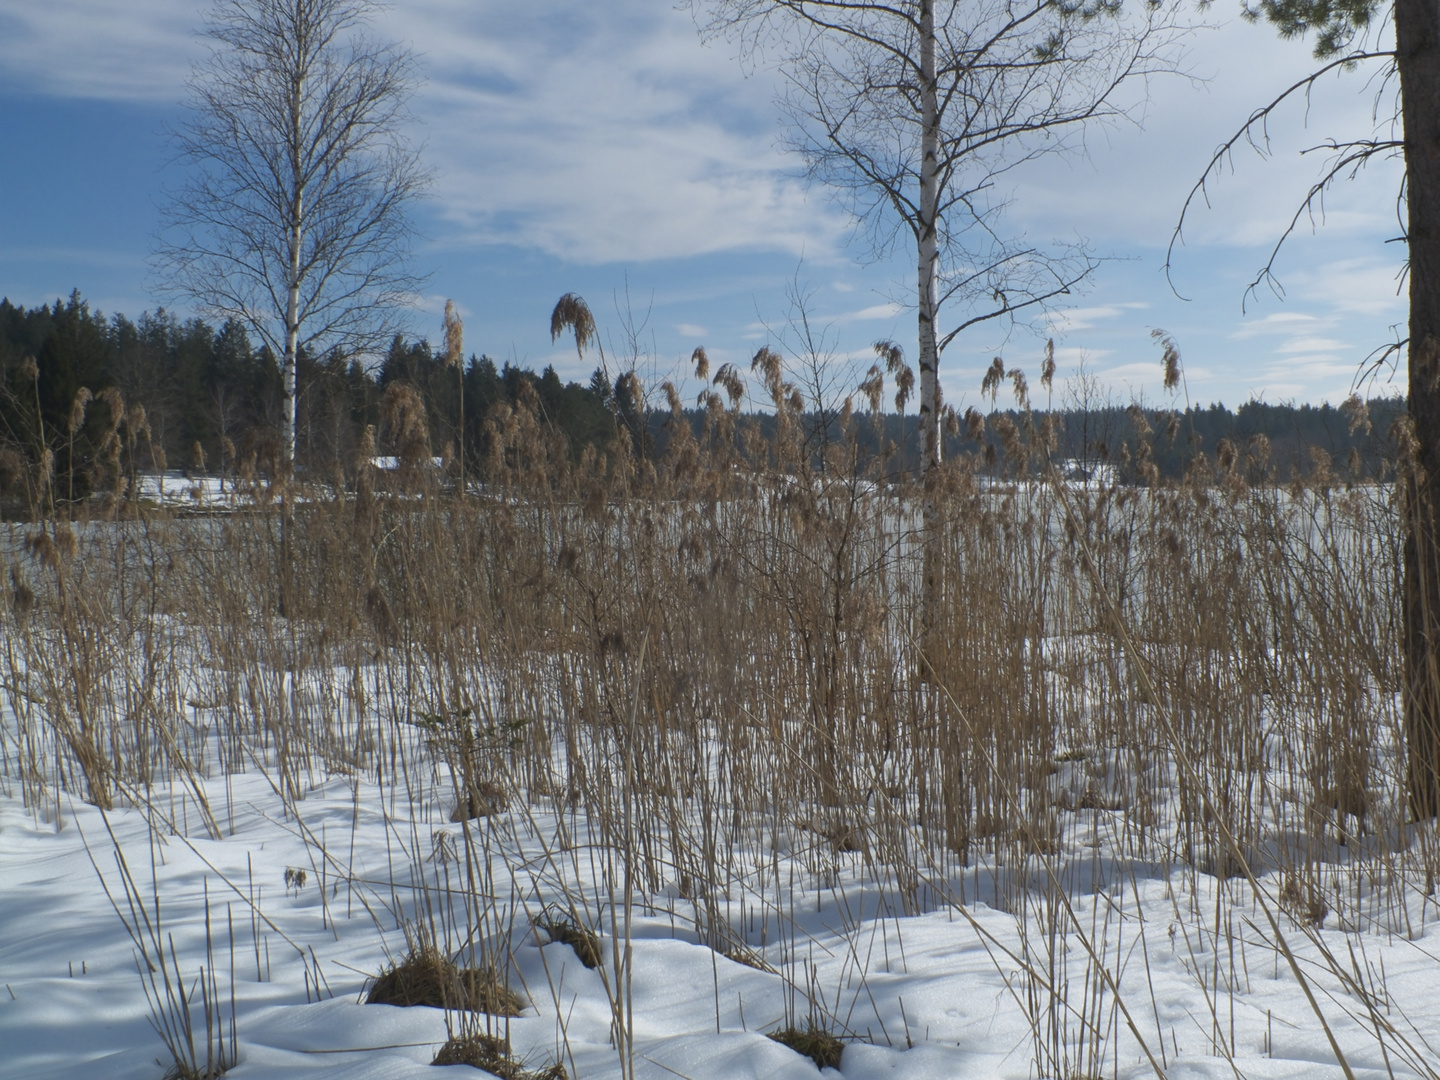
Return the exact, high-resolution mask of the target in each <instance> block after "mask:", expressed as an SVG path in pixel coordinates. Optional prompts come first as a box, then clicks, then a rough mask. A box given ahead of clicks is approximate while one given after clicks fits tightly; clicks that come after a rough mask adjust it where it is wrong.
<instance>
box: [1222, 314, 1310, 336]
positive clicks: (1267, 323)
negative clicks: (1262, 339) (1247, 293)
mask: <svg viewBox="0 0 1440 1080" xmlns="http://www.w3.org/2000/svg"><path fill="white" fill-rule="evenodd" d="M1319 322H1320V320H1319V318H1318V317H1317V316H1314V315H1310V314H1307V313H1306V312H1303V311H1276V312H1272V313H1271V314H1269V315H1266V316H1265V317H1264V318H1261V319H1246V320H1245V322H1244V323H1242V324H1241V326H1240V329H1239V330H1236V331H1235V332H1234V333H1233V334H1231V335H1230V338H1231V340H1232V341H1244V340H1246V339H1248V338H1253V337H1255V336H1257V335H1259V334H1289V333H1293V332H1294V330H1295V329H1296V328H1297V327H1304V328H1307V329H1308V328H1311V327H1315V326H1317V325H1318V324H1319Z"/></svg>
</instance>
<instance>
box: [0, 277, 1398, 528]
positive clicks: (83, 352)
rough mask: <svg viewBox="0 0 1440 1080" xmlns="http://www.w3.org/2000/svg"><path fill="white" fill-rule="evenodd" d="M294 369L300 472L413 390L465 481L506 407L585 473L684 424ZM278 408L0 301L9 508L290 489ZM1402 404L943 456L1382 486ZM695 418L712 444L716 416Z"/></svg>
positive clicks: (411, 367)
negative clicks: (130, 491)
mask: <svg viewBox="0 0 1440 1080" xmlns="http://www.w3.org/2000/svg"><path fill="white" fill-rule="evenodd" d="M297 369H298V370H297V392H296V432H297V438H296V444H295V445H296V465H297V468H298V469H299V470H300V471H301V472H302V473H304V474H308V475H311V476H317V477H324V478H334V477H340V478H342V479H343V478H349V477H353V475H354V469H355V465H356V462H357V460H358V458H359V457H360V456H361V455H362V454H364V453H368V454H398V453H401V452H402V450H405V449H406V448H405V447H402V446H401V445H400V432H399V430H398V427H397V425H396V424H394V423H393V422H391V421H392V420H393V416H392V415H391V413H392V412H393V410H390V409H387V399H393V398H394V397H395V396H396V395H397V393H399V392H400V391H401V388H406V392H407V393H408V392H409V391H413V392H414V394H413V397H414V398H418V400H419V401H420V402H421V403H422V405H423V412H424V420H425V425H424V441H425V444H426V445H425V449H426V450H427V451H428V452H429V453H431V454H433V455H434V456H435V457H438V458H441V459H442V461H453V460H454V459H455V457H456V455H458V454H460V453H462V452H463V454H464V460H465V462H466V465H467V471H468V472H469V474H470V475H472V476H474V477H476V478H477V479H480V480H482V481H483V479H484V469H485V461H486V454H487V449H488V440H489V436H488V434H487V423H488V421H489V420H490V418H491V416H492V410H493V409H494V408H495V406H497V405H505V406H508V407H511V408H514V407H517V406H522V405H523V406H524V407H528V408H532V409H534V410H535V411H536V413H537V414H538V416H539V417H540V418H541V419H542V421H543V422H545V423H546V424H548V425H550V426H551V427H552V429H554V430H556V431H558V432H559V433H560V434H561V435H562V436H563V438H564V440H565V443H566V445H567V446H568V448H569V450H570V452H571V453H572V454H573V455H574V456H575V457H576V458H577V459H578V458H579V456H580V455H581V454H582V453H583V452H584V450H585V448H587V447H595V448H596V449H597V450H601V451H604V450H608V449H610V447H611V445H612V443H613V442H614V440H615V439H616V438H617V437H619V435H620V433H621V432H622V431H623V432H624V434H625V437H626V438H627V440H628V442H629V445H630V447H631V449H632V450H633V451H635V452H638V453H639V454H641V455H651V456H658V455H661V454H663V453H664V452H665V448H666V446H667V445H668V443H669V429H668V425H671V424H673V423H675V421H676V418H675V415H674V413H673V412H672V410H671V409H657V408H651V407H648V406H647V404H646V398H645V391H644V388H643V387H641V386H640V385H639V382H638V380H636V379H635V378H634V376H633V373H627V374H625V375H621V376H620V377H619V378H616V379H614V380H613V381H612V380H611V379H609V378H607V376H606V375H605V374H604V373H603V372H602V371H601V370H600V369H599V368H597V369H596V370H595V372H594V374H593V375H592V377H591V379H590V381H589V383H588V384H585V385H582V384H580V383H577V382H565V381H563V380H562V379H561V378H560V376H559V374H558V373H557V372H556V371H555V369H554V367H553V366H551V367H546V368H545V369H544V370H543V371H541V372H539V373H538V374H537V373H536V372H535V371H533V370H531V369H529V368H525V367H522V366H518V365H515V364H511V363H508V362H507V363H503V364H500V365H497V364H496V363H495V361H494V360H492V359H491V358H490V357H488V356H485V355H478V356H477V355H474V354H472V355H471V356H470V357H469V359H468V361H467V362H466V363H465V364H464V365H463V368H462V369H461V371H460V372H457V370H456V368H455V367H454V366H452V365H451V364H449V363H448V362H447V358H446V356H445V355H444V353H443V351H442V350H440V349H437V348H436V347H433V346H432V345H431V344H430V342H428V341H426V340H407V339H405V338H404V337H402V336H400V335H398V334H397V335H396V336H395V337H394V339H393V340H392V342H391V345H390V348H389V350H388V351H387V352H386V353H385V355H384V357H383V359H382V360H381V361H380V362H379V363H378V364H377V365H371V366H366V365H364V364H362V363H361V362H360V361H359V360H357V359H355V358H353V357H345V356H343V355H341V354H339V353H337V352H332V353H330V354H327V355H322V356H314V355H310V354H309V353H307V352H305V351H304V350H302V351H301V352H300V354H299V356H298V364H297ZM283 401H284V393H283V386H282V380H281V364H280V362H279V360H278V358H277V357H276V355H275V354H274V352H273V351H272V350H271V349H270V348H269V347H268V346H266V345H263V344H262V345H259V346H256V345H255V344H254V343H253V342H252V341H251V340H250V337H249V335H248V333H247V332H246V330H245V329H244V327H242V326H241V325H239V324H238V323H236V322H233V321H231V322H226V323H225V324H223V325H222V326H220V327H218V328H217V327H214V326H212V325H210V324H209V323H207V322H205V321H204V320H202V319H198V318H197V319H188V320H181V319H179V318H177V317H176V316H174V315H173V314H170V313H168V312H166V311H164V310H163V309H162V310H159V311H155V312H146V313H145V314H142V315H141V316H140V317H139V318H138V319H135V320H133V321H132V320H131V319H129V318H127V317H126V316H124V315H120V314H116V315H113V316H108V317H107V316H105V315H104V314H102V313H101V312H99V311H96V310H94V309H92V308H91V306H90V304H89V303H88V302H87V301H86V300H84V299H83V297H82V296H81V295H80V293H79V292H78V291H77V292H74V293H72V294H71V295H70V297H69V298H68V299H67V300H63V301H62V300H56V301H55V302H54V303H53V304H51V305H40V306H37V307H33V308H24V307H21V306H17V305H15V304H12V303H11V302H10V301H9V300H8V299H0V497H3V498H4V499H6V500H7V502H8V504H9V506H10V508H11V509H12V511H16V510H23V509H24V508H25V507H26V503H27V500H28V499H29V498H31V497H32V496H33V495H34V494H35V491H36V487H37V476H38V475H39V474H40V473H42V472H43V473H44V474H45V480H44V483H43V484H42V485H40V486H44V487H46V489H47V490H48V492H49V493H50V495H51V496H52V497H53V498H54V499H55V500H56V501H64V500H66V499H74V500H79V499H84V498H86V497H88V496H90V495H91V494H92V493H95V492H97V491H106V490H113V489H115V488H116V486H117V484H119V485H123V481H124V477H125V475H127V472H128V474H131V475H133V473H134V472H136V471H166V470H185V471H187V472H191V473H206V474H211V475H246V476H253V477H256V478H261V479H263V478H267V477H273V476H277V475H278V474H279V471H280V469H281V464H282V461H283V449H284V447H283V431H284V412H283ZM462 402H463V406H462ZM1404 408H1405V403H1404V401H1403V400H1401V399H1398V398H1379V399H1375V400H1372V401H1371V402H1369V403H1368V405H1367V406H1366V414H1367V417H1366V422H1365V423H1363V424H1361V423H1357V422H1356V418H1355V416H1354V415H1353V411H1352V412H1350V413H1347V412H1346V411H1342V409H1339V408H1336V407H1334V406H1332V405H1328V404H1325V405H1293V404H1283V403H1281V404H1269V403H1265V402H1259V401H1250V402H1246V403H1245V404H1243V405H1241V406H1240V407H1239V408H1238V409H1235V410H1231V409H1229V408H1227V407H1226V406H1224V405H1222V404H1219V403H1212V404H1210V405H1208V406H1192V407H1187V408H1185V409H1184V410H1167V409H1157V408H1152V407H1145V406H1141V405H1136V404H1133V403H1132V404H1129V405H1125V404H1120V403H1117V402H1115V401H1113V400H1111V399H1108V398H1097V399H1096V400H1094V401H1089V402H1086V403H1085V404H1084V407H1079V406H1072V407H1068V408H1059V409H1053V410H1050V411H1048V412H1042V413H1034V414H1029V415H1028V416H1027V414H1025V413H1022V412H1020V411H1018V410H1013V409H1012V410H999V409H997V410H994V411H992V412H991V413H989V414H988V416H987V417H982V418H981V420H982V421H984V422H981V423H979V424H976V423H974V422H972V423H970V424H968V425H957V426H956V427H955V429H954V430H952V431H951V432H949V433H948V434H947V436H946V438H945V444H946V445H945V452H946V454H947V456H956V455H966V454H969V455H972V460H973V461H974V462H975V464H976V468H977V469H978V470H979V471H981V472H988V473H991V474H993V475H997V476H999V475H1005V474H1006V473H1007V469H1008V468H1009V466H1008V465H1007V461H1013V459H1014V458H1015V456H1016V455H1015V454H1014V453H1013V449H1011V448H1007V445H1006V443H1007V439H1012V438H1013V437H1019V438H1022V439H1023V438H1024V437H1025V436H1024V432H1025V431H1026V430H1027V428H1031V427H1033V426H1034V425H1035V424H1036V423H1039V422H1043V421H1037V419H1036V418H1037V417H1048V422H1049V423H1050V425H1051V432H1052V434H1051V436H1050V438H1051V440H1052V450H1053V453H1054V454H1055V455H1056V456H1058V457H1059V458H1060V459H1062V460H1064V461H1066V462H1069V463H1070V464H1071V465H1072V466H1075V467H1079V468H1081V469H1084V470H1086V471H1091V472H1093V471H1095V470H1096V468H1097V467H1098V466H1101V465H1104V466H1106V467H1107V469H1108V473H1109V475H1111V476H1113V477H1114V478H1115V479H1117V480H1119V481H1121V482H1126V483H1136V482H1142V483H1143V482H1145V480H1146V476H1145V475H1144V472H1143V470H1142V469H1141V467H1140V461H1139V459H1140V458H1141V457H1142V456H1143V457H1144V460H1147V461H1150V462H1153V464H1154V466H1155V469H1156V472H1155V475H1156V476H1158V477H1168V478H1177V477H1179V476H1180V475H1182V474H1183V473H1184V471H1185V469H1186V468H1187V467H1188V465H1189V463H1190V462H1191V461H1193V460H1194V459H1195V457H1196V455H1197V454H1202V453H1203V454H1206V455H1209V456H1215V455H1219V454H1223V453H1225V452H1226V451H1225V446H1224V444H1227V443H1228V444H1229V445H1230V446H1231V447H1235V448H1239V451H1240V452H1242V453H1243V452H1244V451H1245V450H1246V448H1253V447H1254V446H1255V445H1256V444H1257V442H1259V441H1260V440H1263V442H1264V446H1265V450H1266V459H1267V461H1268V463H1269V465H1268V468H1269V470H1270V471H1269V473H1268V477H1269V478H1270V479H1275V480H1278V481H1280V482H1285V481H1288V480H1289V479H1290V478H1291V477H1292V476H1294V475H1297V474H1300V475H1303V474H1307V473H1308V472H1309V471H1310V470H1311V469H1312V468H1313V467H1314V464H1315V460H1316V456H1315V451H1316V449H1318V450H1320V451H1323V453H1324V454H1325V455H1326V456H1327V460H1332V461H1334V462H1336V463H1337V465H1346V466H1348V467H1349V468H1350V470H1351V472H1352V473H1353V474H1355V475H1356V476H1357V477H1358V476H1364V477H1371V478H1375V477H1380V476H1382V475H1384V469H1385V466H1384V462H1385V460H1386V458H1387V455H1388V454H1389V449H1388V447H1389V441H1388V438H1387V433H1388V432H1389V429H1390V427H1391V425H1392V424H1393V422H1394V420H1395V419H1397V418H1398V417H1399V416H1400V415H1401V414H1402V413H1403V412H1404ZM682 415H683V417H684V422H685V423H687V424H688V425H689V426H690V427H691V429H692V431H693V432H694V434H695V435H696V436H697V437H698V436H700V434H701V433H702V430H703V428H704V424H705V412H704V410H701V409H686V410H683V413H682ZM462 417H463V420H462ZM876 421H878V423H877V422H876ZM747 422H748V423H749V424H750V425H751V426H752V427H753V428H755V429H756V430H757V432H758V434H759V435H761V436H762V438H763V437H764V436H766V435H767V434H768V432H769V427H770V424H771V423H772V418H771V417H770V416H769V414H767V413H764V412H758V411H756V412H750V413H748V414H747ZM805 422H806V424H807V426H808V430H809V431H810V442H811V444H812V446H813V448H814V450H815V452H816V454H817V460H818V454H819V452H820V449H821V447H822V444H824V443H825V442H830V441H834V440H837V439H841V438H845V437H846V434H845V431H844V430H842V425H841V422H840V419H839V416H838V415H837V414H834V413H833V412H832V413H830V414H827V413H826V412H825V411H823V410H819V409H813V408H812V409H809V410H808V412H807V413H806V417H805ZM462 423H463V431H462ZM854 430H855V432H856V435H855V437H856V438H857V441H858V445H859V447H860V450H861V452H862V453H863V454H878V453H884V452H886V449H887V444H888V447H889V448H890V451H891V456H890V459H889V460H890V468H891V469H892V470H893V471H894V472H895V473H896V474H897V475H899V474H907V473H908V474H912V475H913V473H914V472H915V471H916V470H917V469H918V468H919V466H920V465H921V461H922V454H923V438H922V435H921V432H920V431H919V430H918V421H917V419H916V418H915V417H914V416H913V415H905V414H901V413H887V414H884V415H882V416H879V417H876V416H873V415H872V416H870V417H869V422H867V423H865V424H859V425H856V426H855V429H854ZM1010 432H1016V433H1019V434H1018V436H1010V435H1009V434H1008V433H1010ZM1142 444H1148V446H1147V449H1146V450H1144V451H1141V449H1140V447H1141V446H1142ZM410 449H411V451H412V452H413V447H412V448H410ZM1007 449H1011V452H1010V453H1009V454H1008V456H1007Z"/></svg>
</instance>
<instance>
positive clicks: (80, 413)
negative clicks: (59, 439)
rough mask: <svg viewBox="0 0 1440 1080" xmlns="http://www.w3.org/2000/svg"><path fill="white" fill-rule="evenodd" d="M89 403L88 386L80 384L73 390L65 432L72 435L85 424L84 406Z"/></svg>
mask: <svg viewBox="0 0 1440 1080" xmlns="http://www.w3.org/2000/svg"><path fill="white" fill-rule="evenodd" d="M89 404H90V388H89V387H88V386H82V387H81V388H80V389H79V390H77V391H76V392H75V400H74V401H73V402H72V403H71V405H70V423H69V424H68V426H67V434H70V435H74V434H75V433H76V432H77V431H79V430H80V429H81V428H82V427H84V426H85V406H87V405H89Z"/></svg>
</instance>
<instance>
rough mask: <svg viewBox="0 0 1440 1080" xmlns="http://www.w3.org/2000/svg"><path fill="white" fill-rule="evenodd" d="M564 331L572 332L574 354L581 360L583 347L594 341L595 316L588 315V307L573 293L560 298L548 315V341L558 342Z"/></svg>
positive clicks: (583, 354)
mask: <svg viewBox="0 0 1440 1080" xmlns="http://www.w3.org/2000/svg"><path fill="white" fill-rule="evenodd" d="M566 330H570V331H573V332H574V334H575V352H576V353H578V354H579V355H580V357H581V358H582V359H583V358H584V356H585V346H587V345H589V344H590V343H591V342H592V341H594V340H595V339H596V331H595V316H594V315H592V314H590V305H588V304H587V303H585V301H584V299H582V298H581V297H579V296H577V295H575V294H574V293H566V294H565V295H564V296H562V297H560V299H559V300H558V301H556V303H555V310H554V311H552V312H551V313H550V340H551V341H559V340H560V335H562V334H563V333H565V331H566Z"/></svg>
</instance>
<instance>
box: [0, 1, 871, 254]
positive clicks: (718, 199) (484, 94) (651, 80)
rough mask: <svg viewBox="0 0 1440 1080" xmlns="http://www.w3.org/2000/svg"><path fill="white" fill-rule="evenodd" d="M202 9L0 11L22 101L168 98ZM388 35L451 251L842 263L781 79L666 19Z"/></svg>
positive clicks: (585, 10) (1, 41) (477, 16)
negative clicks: (397, 44)
mask: <svg viewBox="0 0 1440 1080" xmlns="http://www.w3.org/2000/svg"><path fill="white" fill-rule="evenodd" d="M207 8H208V5H207V4H204V3H197V2H196V0H126V2H125V3H123V4H120V3H115V2H113V0H47V2H46V3H37V2H36V0H0V70H3V72H4V75H5V78H6V81H7V82H11V83H13V84H15V85H16V86H17V87H18V88H24V89H27V90H31V91H35V90H38V91H40V92H43V93H47V94H52V95H58V96H69V97H92V98H104V99H110V100H126V101H144V102H167V101H169V102H175V101H178V100H179V99H180V98H181V97H182V96H183V83H184V80H185V78H186V76H187V75H188V73H189V69H190V62H191V60H192V59H193V58H194V57H197V56H200V55H203V44H202V43H201V42H200V41H199V40H198V38H197V37H196V31H197V30H198V29H199V27H200V26H201V23H202V18H203V15H204V13H205V11H206V10H207ZM375 33H376V36H380V37H388V38H394V39H396V40H400V41H403V42H407V43H412V44H413V46H414V48H415V49H416V51H417V53H418V54H419V56H420V59H421V62H422V66H423V69H424V71H425V74H426V77H427V81H426V82H425V83H424V84H423V85H422V86H421V87H420V89H419V91H418V93H417V96H416V99H415V102H414V112H415V114H416V116H417V118H418V119H419V120H420V121H421V122H422V125H423V131H417V133H416V135H417V141H421V140H423V141H424V142H425V143H426V154H425V156H426V160H427V162H428V163H429V164H431V165H432V166H434V167H435V170H436V174H437V183H436V187H435V194H436V195H437V197H438V205H437V210H438V213H439V215H440V217H441V219H442V220H443V221H444V222H445V223H446V224H445V228H444V236H443V240H441V241H439V242H440V243H441V244H442V246H453V247H464V246H472V245H474V244H477V243H481V244H514V245H518V246H520V247H522V248H525V249H530V250H539V251H542V252H545V253H547V254H550V255H554V256H558V257H560V258H563V259H565V260H567V261H570V262H574V263H582V264H586V263H588V264H596V263H606V262H616V261H642V260H654V259H675V258H684V257H687V256H693V255H703V254H708V253H714V252H728V251H746V250H752V251H783V252H787V253H792V254H795V255H800V254H804V255H805V256H806V257H807V258H808V259H810V260H812V261H816V262H825V261H827V260H834V259H835V258H836V252H837V251H838V248H839V245H840V244H841V243H842V242H843V240H844V238H845V236H846V235H847V233H848V222H847V220H846V219H845V218H844V216H843V215H841V214H840V213H838V212H837V211H836V210H835V209H834V208H833V207H832V206H831V205H830V204H829V203H828V202H827V200H826V199H825V197H824V196H823V194H816V195H815V196H813V197H812V196H811V195H810V194H809V193H807V191H806V190H805V187H804V185H803V183H801V182H800V181H799V180H796V179H793V178H791V177H789V176H788V175H787V174H786V172H785V171H784V170H785V169H786V168H787V167H792V168H793V165H794V163H793V162H789V161H787V159H785V158H784V156H783V155H782V154H781V153H780V152H779V151H778V150H777V149H776V147H775V145H774V144H775V134H776V127H775V121H774V111H773V109H772V108H771V106H770V98H771V90H772V88H773V82H772V81H771V80H769V79H766V78H755V79H751V80H747V79H745V78H744V77H743V72H742V71H741V69H740V68H739V67H738V65H736V64H735V63H734V62H733V60H732V59H731V57H730V55H729V53H728V52H727V51H726V50H724V49H709V48H704V47H702V46H701V45H700V43H699V41H698V38H697V35H696V32H695V27H694V23H693V22H692V21H691V20H690V18H689V17H688V16H686V15H685V14H683V13H681V12H677V11H675V10H673V9H672V7H671V6H670V5H668V4H665V5H655V4H653V3H649V2H647V0H610V2H608V3H607V4H606V5H604V7H603V9H600V8H595V7H592V6H589V5H581V4H578V3H577V4H570V5H549V6H547V7H546V8H545V9H543V10H542V8H540V7H537V6H532V5H515V4H513V3H510V2H508V0H482V2H478V3H477V2H475V0H407V3H406V4H404V5H398V6H395V7H392V8H390V9H388V10H386V11H385V12H384V14H383V15H382V16H381V18H380V20H379V22H378V25H377V26H376V27H375Z"/></svg>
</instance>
